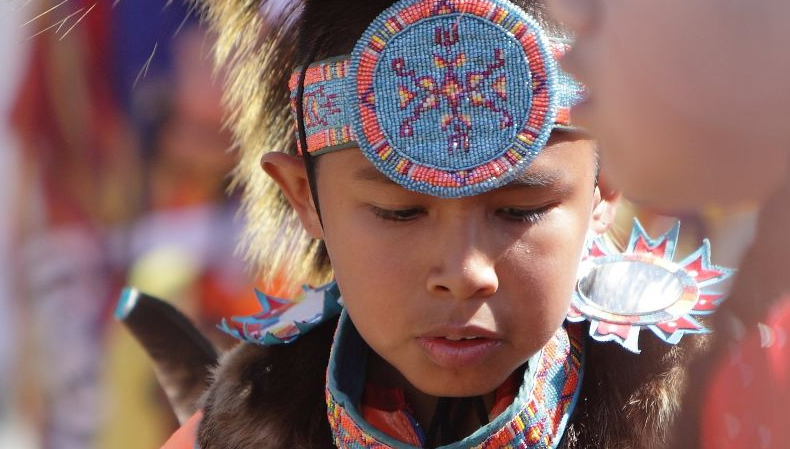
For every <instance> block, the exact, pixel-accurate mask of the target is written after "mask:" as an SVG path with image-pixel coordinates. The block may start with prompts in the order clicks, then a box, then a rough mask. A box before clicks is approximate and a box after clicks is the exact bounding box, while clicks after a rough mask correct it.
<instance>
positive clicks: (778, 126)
mask: <svg viewBox="0 0 790 449" xmlns="http://www.w3.org/2000/svg"><path fill="white" fill-rule="evenodd" d="M551 3H552V5H553V7H554V12H555V14H556V16H557V17H558V18H560V19H561V20H563V21H565V22H566V23H568V24H569V25H571V26H572V27H573V28H575V31H576V33H577V37H578V42H577V43H576V46H575V47H574V49H573V51H572V52H570V53H569V54H568V55H567V57H566V59H565V61H564V65H565V67H566V68H567V69H568V70H570V71H571V72H573V73H574V74H576V75H577V76H578V77H579V78H580V79H581V81H583V82H584V83H585V84H586V85H587V86H588V88H589V90H590V98H589V100H588V101H587V102H586V103H585V104H583V105H582V106H581V107H580V108H579V110H578V111H577V112H576V115H574V118H575V119H577V120H578V121H579V122H581V123H582V124H583V125H586V126H587V127H588V128H589V130H590V131H591V132H592V133H594V134H595V135H596V136H597V137H598V138H600V143H601V151H602V159H603V164H604V165H605V166H606V169H607V172H608V173H609V174H610V176H611V177H612V179H613V181H614V183H615V184H618V185H619V186H620V187H622V188H623V190H624V192H625V194H626V195H627V196H630V197H631V198H632V199H634V200H636V201H637V202H639V203H640V204H643V205H647V206H650V207H658V208H663V209H669V210H682V209H686V210H688V209H696V210H701V209H705V208H709V207H710V206H711V205H714V206H725V207H732V206H733V205H739V204H743V203H751V204H753V205H756V206H757V207H759V222H758V225H757V234H756V236H755V238H754V242H753V244H752V246H751V247H750V248H749V249H748V251H747V252H746V254H745V256H744V258H743V260H742V263H741V271H740V274H739V275H738V278H737V279H736V280H735V282H734V285H733V288H732V291H731V294H730V299H728V301H727V302H725V305H724V306H723V309H722V310H721V311H720V312H718V313H717V314H716V315H715V316H714V321H715V330H716V335H717V338H716V339H715V343H714V347H713V348H712V350H711V352H710V355H709V356H708V357H707V358H704V359H703V360H702V361H700V363H698V364H697V366H696V367H695V370H694V372H693V375H692V379H691V380H690V383H689V385H688V389H687V395H688V396H690V399H691V401H690V402H689V403H690V404H691V405H692V406H691V407H688V408H686V409H685V410H683V413H684V416H682V417H681V418H680V419H679V423H680V428H679V430H678V432H677V435H676V438H675V443H674V446H673V447H699V446H701V447H704V448H706V449H707V448H741V447H759V448H780V447H782V448H785V447H788V441H790V427H788V426H787V418H786V416H787V411H788V410H790V339H789V338H788V336H790V278H788V276H787V267H788V265H790V234H788V231H787V230H788V229H790V176H788V168H790V165H789V164H788V161H790V145H788V142H790V127H788V126H787V125H786V124H785V123H784V122H785V121H786V118H785V116H786V114H785V110H786V108H787V105H788V103H789V102H790V87H788V85H787V80H786V74H787V71H788V69H790V56H788V53H787V50H786V49H787V45H788V44H790V28H788V27H787V15H788V13H790V3H787V2H776V1H757V2H754V1H747V0H735V1H727V2H722V1H718V0H668V1H662V2H650V1H631V2H605V1H589V0H552V1H551Z"/></svg>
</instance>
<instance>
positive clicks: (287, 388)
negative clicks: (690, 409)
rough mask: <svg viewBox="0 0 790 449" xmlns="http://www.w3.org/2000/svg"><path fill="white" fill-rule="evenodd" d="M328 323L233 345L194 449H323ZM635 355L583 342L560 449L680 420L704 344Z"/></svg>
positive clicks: (610, 448)
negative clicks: (282, 340) (291, 338)
mask: <svg viewBox="0 0 790 449" xmlns="http://www.w3.org/2000/svg"><path fill="white" fill-rule="evenodd" d="M336 325H337V322H336V321H332V322H331V323H326V324H324V325H322V326H321V327H319V328H317V329H316V330H314V331H312V332H310V333H309V334H307V335H305V336H304V337H302V338H300V339H299V340H297V341H296V342H294V343H293V344H291V345H284V346H272V347H261V346H255V345H249V344H244V345H240V346H239V347H238V348H236V349H235V350H234V351H232V352H231V353H230V354H229V355H228V356H227V357H226V358H225V360H224V361H223V363H222V365H221V366H220V368H219V369H218V370H217V371H216V381H215V382H214V386H213V387H212V388H211V389H210V390H209V392H208V393H207V395H206V397H205V400H204V408H203V410H204V418H203V422H202V423H201V425H200V430H199V433H198V435H199V445H200V447H201V449H220V448H222V449H237V448H238V449H241V448H250V447H256V448H284V447H288V448H297V449H301V448H332V447H334V445H333V444H332V437H331V432H330V430H329V425H328V423H327V419H326V404H325V402H324V384H325V372H326V366H327V363H328V361H329V349H330V346H331V342H332V335H333V331H334V328H335V326H336ZM646 337H647V338H644V339H643V340H644V341H642V348H643V349H642V354H639V355H637V354H632V353H629V352H628V351H625V350H623V349H622V348H621V347H619V346H618V345H615V344H611V343H597V342H592V341H591V340H588V344H587V355H586V366H585V372H584V380H583V384H582V391H581V396H580V398H579V402H578V404H577V406H576V410H575V411H574V414H573V416H572V417H571V420H570V423H569V425H568V428H567V430H566V433H565V436H564V438H563V442H562V443H561V445H560V448H563V449H593V448H596V449H597V448H607V449H656V448H665V447H668V444H667V441H668V438H669V437H670V435H671V431H672V429H673V423H674V421H675V418H676V416H677V414H678V412H679V410H680V399H681V397H682V395H683V390H684V385H685V382H686V367H687V366H688V365H689V364H690V361H691V359H693V358H694V357H696V355H697V354H698V353H699V352H700V350H701V349H702V348H703V346H704V345H705V344H706V342H707V340H708V338H709V337H707V336H701V335H695V336H693V337H691V338H685V339H684V341H683V344H682V345H680V346H669V345H667V344H665V343H663V342H661V341H659V340H658V339H657V338H655V337H652V336H649V337H648V336H647V335H646Z"/></svg>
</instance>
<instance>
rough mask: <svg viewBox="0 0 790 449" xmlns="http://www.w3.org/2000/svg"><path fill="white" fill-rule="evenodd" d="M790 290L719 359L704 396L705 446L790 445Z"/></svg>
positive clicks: (769, 447)
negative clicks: (732, 348) (748, 332)
mask: <svg viewBox="0 0 790 449" xmlns="http://www.w3.org/2000/svg"><path fill="white" fill-rule="evenodd" d="M788 411H790V295H788V296H786V297H785V298H784V299H783V300H781V301H779V302H778V303H777V304H776V306H774V307H773V308H772V309H771V311H770V312H769V313H768V316H767V317H766V319H765V320H764V322H763V323H762V324H761V325H760V326H759V328H758V329H753V330H751V332H750V334H748V335H747V337H746V338H745V339H744V340H743V342H742V343H740V344H739V346H738V347H737V348H736V350H734V351H733V352H732V353H730V354H728V355H727V356H726V357H725V359H724V360H722V361H720V362H719V366H718V367H717V368H716V370H715V371H714V376H713V378H712V382H711V385H710V387H709V388H708V392H707V394H706V397H705V408H704V409H703V416H702V422H701V425H702V428H701V434H702V435H701V439H702V447H703V449H714V448H715V449H730V448H732V449H735V448H746V447H748V448H760V449H772V448H776V449H779V448H787V447H790V418H788Z"/></svg>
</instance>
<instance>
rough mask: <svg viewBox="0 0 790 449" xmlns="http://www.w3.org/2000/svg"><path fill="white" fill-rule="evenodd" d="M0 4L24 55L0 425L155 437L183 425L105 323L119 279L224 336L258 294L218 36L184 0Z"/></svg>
mask: <svg viewBox="0 0 790 449" xmlns="http://www.w3.org/2000/svg"><path fill="white" fill-rule="evenodd" d="M0 9H2V11H0V16H2V17H3V21H4V22H3V24H6V21H7V26H5V27H3V28H4V32H7V31H8V32H7V34H8V38H7V39H3V43H2V45H3V46H4V47H5V46H8V47H9V48H10V50H9V52H8V53H6V52H5V49H4V51H3V55H4V60H5V55H9V56H13V58H9V59H13V61H12V62H13V64H6V65H5V66H4V67H3V78H2V85H0V92H2V96H0V99H2V102H0V104H2V105H3V106H4V107H3V108H2V109H0V113H2V114H3V116H2V117H3V119H2V123H3V126H2V127H0V138H1V140H0V142H1V143H0V144H1V145H2V147H3V148H2V149H1V150H0V153H2V157H3V162H4V164H3V174H6V171H7V172H8V173H7V174H8V175H9V176H3V177H2V181H3V182H4V183H6V184H8V188H7V189H5V188H4V189H3V194H4V195H6V192H9V193H8V194H7V196H4V197H3V204H4V205H6V204H8V207H7V209H6V210H10V211H13V212H12V213H11V214H6V216H5V217H6V218H4V219H3V221H2V226H0V229H2V235H3V236H4V238H3V239H2V240H0V242H8V244H9V245H11V247H9V248H8V251H3V255H4V256H5V255H10V256H11V257H10V258H7V259H4V263H6V264H10V265H7V268H8V270H7V271H4V273H3V274H8V279H9V280H7V281H6V280H3V279H0V288H2V289H3V291H4V294H3V295H2V298H1V299H0V319H3V320H9V321H10V325H8V326H5V325H3V326H0V332H3V335H2V337H3V338H1V340H2V344H0V354H2V355H0V382H3V383H2V387H3V388H2V390H3V391H2V392H0V394H3V396H2V397H0V401H1V403H2V407H0V408H2V410H1V411H0V413H2V415H0V416H2V417H0V419H2V422H3V424H2V425H4V426H6V424H5V423H6V421H8V422H10V423H11V424H8V425H7V426H6V427H3V429H4V430H5V428H10V429H12V431H13V434H16V435H20V434H22V435H29V437H28V438H26V440H27V442H26V443H25V444H27V445H28V447H40V448H79V449H85V448H91V447H98V448H118V449H120V448H127V447H128V448H139V447H158V445H159V444H161V442H162V441H164V439H166V436H167V435H169V434H170V433H172V431H173V429H174V428H175V426H176V425H177V423H176V420H175V418H174V417H173V415H172V412H171V411H170V408H169V405H168V404H167V403H166V401H165V399H164V395H163V394H162V392H161V391H160V390H159V388H158V386H157V384H156V380H155V379H154V376H153V372H152V370H151V368H150V363H149V361H148V360H147V359H146V358H145V356H144V355H143V353H142V350H140V349H139V348H138V347H137V346H136V344H135V343H134V342H133V341H132V340H131V337H129V336H128V334H126V333H125V332H124V331H122V330H121V329H120V327H119V326H118V325H117V324H115V323H114V321H113V320H112V309H113V307H114V305H115V300H116V298H117V295H118V292H119V290H120V287H121V286H123V285H125V284H127V283H132V284H135V285H136V286H137V287H139V288H140V289H141V290H144V291H149V292H151V293H152V294H155V295H159V296H161V297H163V298H166V299H168V300H172V301H175V302H176V303H177V304H178V306H179V308H181V309H182V310H186V311H187V312H188V313H189V315H190V316H191V317H192V318H193V320H194V321H195V322H197V323H199V324H200V325H201V326H203V329H204V330H205V331H206V333H207V334H209V335H212V338H215V339H216V340H215V344H216V345H218V346H219V347H223V346H225V345H227V340H223V339H222V337H221V336H220V335H219V333H217V332H215V325H216V323H217V322H218V321H219V319H220V317H222V316H230V315H235V314H246V313H252V312H253V311H255V310H256V309H257V301H256V300H255V294H254V290H253V288H254V287H255V284H254V282H253V280H252V277H251V276H250V275H249V274H248V273H245V272H244V271H243V268H242V263H241V261H240V260H238V258H237V257H236V256H235V255H234V249H235V245H236V232H237V229H238V228H239V227H240V225H241V224H240V223H236V222H235V220H234V217H235V210H236V204H235V199H234V198H233V197H232V196H231V197H228V196H226V194H225V192H226V190H227V173H228V172H229V170H230V167H232V166H233V164H234V160H233V155H232V154H231V153H229V152H228V151H227V150H228V149H229V147H230V146H231V142H230V139H229V137H228V135H227V133H226V132H224V131H223V129H222V117H223V112H222V108H221V105H220V101H219V94H218V92H219V85H220V83H221V79H215V77H214V76H212V73H213V70H212V68H211V64H210V61H208V60H207V55H208V52H209V50H210V49H211V46H212V40H211V38H210V36H207V35H206V33H205V32H204V31H203V30H201V29H200V28H198V27H197V25H196V20H195V18H194V17H191V16H190V14H189V8H188V6H187V5H185V4H181V3H179V2H165V1H161V0H136V1H133V2H132V1H121V2H111V1H100V2H92V1H87V0H85V1H83V0H68V1H66V2H63V1H62V0H33V1H22V0H20V1H18V2H14V3H5V4H3V5H0ZM11 12H13V13H11ZM23 17H24V18H23ZM9 30H10V31H9ZM24 52H27V53H29V56H28V57H27V58H24V57H22V56H21V54H22V53H24ZM15 55H16V56H15ZM14 142H18V144H17V145H16V146H13V145H14ZM5 162H8V164H5ZM14 163H16V165H13V164H14ZM12 175H15V176H12ZM12 184H13V185H12ZM4 186H5V184H4ZM11 192H13V193H11ZM6 246H8V245H6ZM4 249H5V248H4ZM12 287H13V292H12V293H8V294H5V291H7V290H10V289H11V288H12ZM259 287H262V286H259ZM275 290H276V289H275ZM288 290H289V289H288V288H287V287H284V289H283V290H282V291H279V292H276V293H279V294H287V293H288ZM270 291H271V290H270ZM0 324H6V323H0ZM12 325H13V326H12ZM5 337H8V338H5ZM9 373H16V375H15V376H13V378H11V375H10V374H9ZM141 391H142V392H145V391H148V392H149V394H144V395H140V394H139V393H140V392H141ZM130 422H134V425H130V424H129V423H130ZM20 423H21V424H20ZM25 428H28V429H32V430H31V431H29V432H23V430H24V429H25ZM0 433H2V436H0V438H5V437H6V435H11V434H12V433H10V432H5V431H3V432H0ZM15 441H19V439H17V440H15ZM4 442H5V441H4V440H1V439H0V447H6V446H5V445H4V444H3V443H4ZM20 444H21V443H14V444H13V445H11V446H8V447H14V448H19V449H23V448H25V446H22V445H20Z"/></svg>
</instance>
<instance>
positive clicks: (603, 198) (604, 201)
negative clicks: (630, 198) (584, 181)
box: [590, 173, 623, 234]
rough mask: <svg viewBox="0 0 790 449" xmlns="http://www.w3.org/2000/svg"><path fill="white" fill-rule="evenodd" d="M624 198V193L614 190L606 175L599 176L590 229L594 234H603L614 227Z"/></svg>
mask: <svg viewBox="0 0 790 449" xmlns="http://www.w3.org/2000/svg"><path fill="white" fill-rule="evenodd" d="M622 196H623V192H622V191H621V190H618V189H614V188H612V187H611V185H610V184H609V183H608V181H607V179H606V176H605V174H604V173H600V174H599V175H598V185H597V186H596V187H595V207H594V208H593V213H592V217H591V218H590V229H592V231H593V232H595V233H596V234H603V233H605V232H606V231H608V230H609V229H610V228H611V227H612V224H613V223H614V218H615V215H616V214H617V206H618V205H619V204H620V199H621V198H622Z"/></svg>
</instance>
